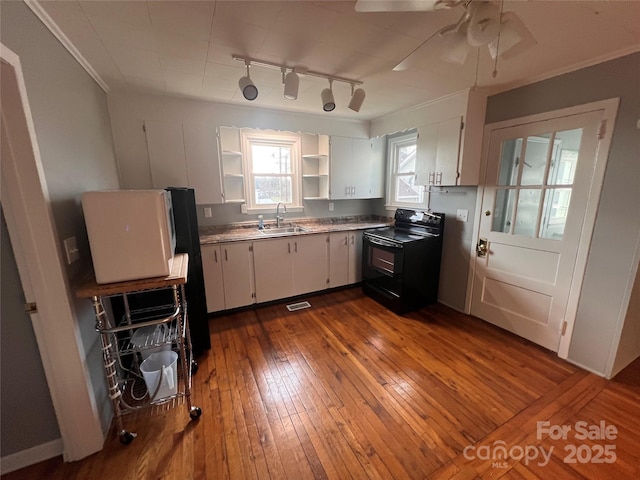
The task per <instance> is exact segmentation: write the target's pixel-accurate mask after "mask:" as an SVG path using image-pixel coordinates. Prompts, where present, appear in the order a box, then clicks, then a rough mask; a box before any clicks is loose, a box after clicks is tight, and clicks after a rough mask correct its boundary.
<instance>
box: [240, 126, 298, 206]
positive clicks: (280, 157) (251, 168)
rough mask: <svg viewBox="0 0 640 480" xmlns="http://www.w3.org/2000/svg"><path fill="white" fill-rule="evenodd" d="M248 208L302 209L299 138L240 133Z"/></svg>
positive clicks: (277, 134) (275, 134)
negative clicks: (279, 206) (282, 205)
mask: <svg viewBox="0 0 640 480" xmlns="http://www.w3.org/2000/svg"><path fill="white" fill-rule="evenodd" d="M242 141H243V147H244V148H243V150H244V158H245V172H246V175H245V176H246V183H245V189H246V197H245V198H246V199H247V208H248V209H251V210H272V209H273V208H274V207H275V206H276V205H277V204H278V203H279V202H282V203H283V204H285V205H286V206H287V207H301V206H302V201H301V194H300V178H299V177H300V176H299V173H298V172H299V171H300V137H299V136H297V135H286V134H282V133H273V134H272V133H264V132H261V133H254V132H251V131H243V133H242Z"/></svg>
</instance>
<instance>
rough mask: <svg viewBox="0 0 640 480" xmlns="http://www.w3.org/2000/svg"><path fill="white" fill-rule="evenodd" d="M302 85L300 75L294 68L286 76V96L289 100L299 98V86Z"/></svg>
mask: <svg viewBox="0 0 640 480" xmlns="http://www.w3.org/2000/svg"><path fill="white" fill-rule="evenodd" d="M299 86H300V77H299V76H298V74H297V73H296V72H294V71H293V70H292V71H290V72H289V73H287V75H286V76H285V77H284V98H286V99H287V100H297V99H298V87H299Z"/></svg>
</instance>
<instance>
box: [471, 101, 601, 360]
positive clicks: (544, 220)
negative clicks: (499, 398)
mask: <svg viewBox="0 0 640 480" xmlns="http://www.w3.org/2000/svg"><path fill="white" fill-rule="evenodd" d="M602 118H603V112H602V111H601V110H598V111H592V112H588V113H582V114H576V115H570V116H566V117H562V118H555V119H551V120H545V121H539V122H535V123H528V124H524V125H517V126H512V127H506V128H500V129H495V130H492V131H490V132H489V135H490V137H489V139H488V155H487V167H486V178H485V189H484V194H483V198H482V209H481V220H480V227H479V238H478V242H477V246H476V265H475V277H474V281H473V291H472V299H471V314H472V315H475V316H477V317H480V318H482V319H483V320H486V321H488V322H490V323H493V324H495V325H498V326H500V327H502V328H504V329H506V330H509V331H511V332H513V333H515V334H517V335H520V336H522V337H524V338H527V339H529V340H531V341H533V342H535V343H537V344H539V345H542V346H544V347H546V348H548V349H550V350H553V351H558V347H559V343H560V336H561V334H562V330H563V327H566V326H565V325H563V322H564V320H565V315H566V312H567V305H568V299H569V294H570V291H571V287H572V281H574V269H575V267H576V258H577V254H578V247H579V244H580V240H581V236H582V235H583V234H587V235H590V234H591V232H590V229H589V231H588V232H584V231H583V225H584V223H585V222H584V221H585V214H586V212H587V204H588V200H589V196H590V193H591V190H592V184H593V181H594V166H595V164H596V157H597V150H598V144H599V135H600V133H601V132H600V129H601V120H602Z"/></svg>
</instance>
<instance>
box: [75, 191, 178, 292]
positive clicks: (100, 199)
mask: <svg viewBox="0 0 640 480" xmlns="http://www.w3.org/2000/svg"><path fill="white" fill-rule="evenodd" d="M82 210H83V212H84V219H85V223H86V226H87V235H88V237H89V245H90V247H91V258H92V260H93V268H94V271H95V275H96V281H97V282H98V283H112V282H122V281H126V280H137V279H141V278H152V277H166V276H168V275H169V274H170V272H171V264H172V261H173V256H174V252H175V245H176V239H175V228H174V223H173V211H172V210H173V209H172V205H171V195H170V194H169V193H168V192H167V191H165V190H106V191H99V192H86V193H84V194H83V195H82Z"/></svg>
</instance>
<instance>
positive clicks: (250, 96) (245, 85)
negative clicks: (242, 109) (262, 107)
mask: <svg viewBox="0 0 640 480" xmlns="http://www.w3.org/2000/svg"><path fill="white" fill-rule="evenodd" d="M244 64H245V65H246V66H247V75H246V76H244V77H242V78H241V79H240V81H239V82H238V86H239V87H240V91H241V92H242V95H243V96H244V98H246V99H247V100H255V99H256V98H258V88H257V87H256V86H255V85H254V84H253V81H252V80H251V77H250V76H249V66H250V65H251V62H250V61H249V60H245V61H244Z"/></svg>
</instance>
